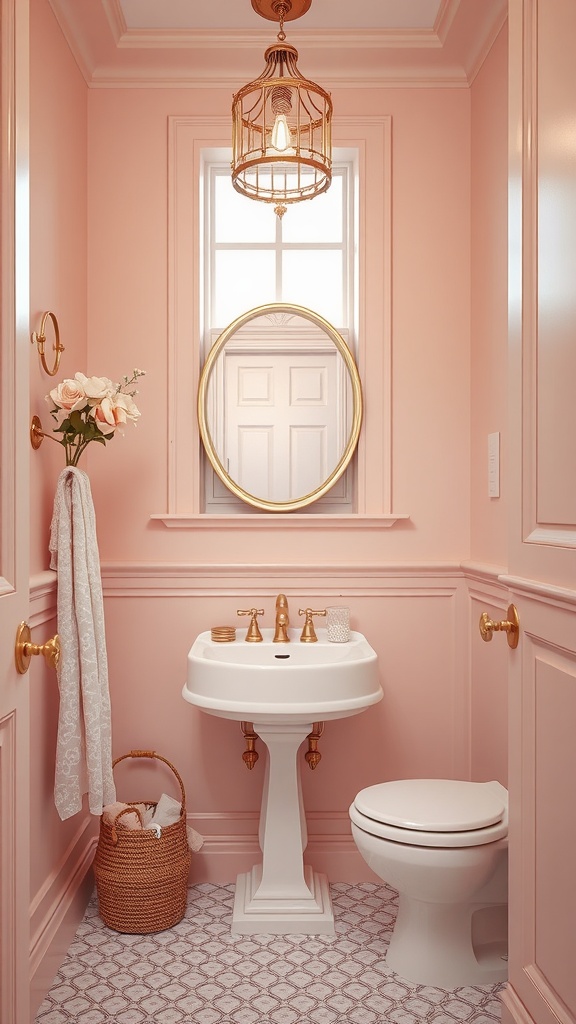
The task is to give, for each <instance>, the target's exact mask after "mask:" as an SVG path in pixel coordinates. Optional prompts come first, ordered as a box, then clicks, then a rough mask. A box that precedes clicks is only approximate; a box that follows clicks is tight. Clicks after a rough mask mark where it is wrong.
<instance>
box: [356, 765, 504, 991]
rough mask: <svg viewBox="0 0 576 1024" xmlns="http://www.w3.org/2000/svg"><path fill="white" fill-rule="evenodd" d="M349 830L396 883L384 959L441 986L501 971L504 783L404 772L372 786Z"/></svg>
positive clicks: (482, 980) (485, 980)
mask: <svg viewBox="0 0 576 1024" xmlns="http://www.w3.org/2000/svg"><path fill="white" fill-rule="evenodd" d="M350 819H351V821H352V835H353V837H354V842H355V843H356V846H357V847H358V850H359V852H360V853H361V854H362V857H363V858H364V860H365V861H366V863H367V864H368V865H369V866H370V867H371V868H372V870H373V871H374V872H375V874H376V875H378V876H379V878H381V879H382V880H383V881H384V882H388V883H389V884H390V885H391V886H392V887H393V888H394V889H397V890H398V892H399V903H398V917H397V919H396V924H395V926H394V931H393V934H392V938H391V940H390V945H389V948H388V954H387V957H386V963H387V964H388V966H389V967H391V968H392V970H394V971H396V973H397V974H399V975H400V976H401V977H403V978H405V979H406V980H407V981H411V982H415V983H417V984H423V985H435V986H438V987H439V988H458V987H460V986H462V985H486V984H495V983H496V982H501V981H505V980H506V978H507V975H508V970H507V950H508V946H507V932H508V914H507V911H508V791H507V790H506V789H505V788H504V786H501V785H500V783H499V782H458V781H454V780H452V779H405V780H403V781H398V782H383V783H381V784H380V785H376V786H368V788H367V789H363V790H361V791H360V793H358V796H357V797H356V799H355V800H354V802H353V804H352V805H351V807H350Z"/></svg>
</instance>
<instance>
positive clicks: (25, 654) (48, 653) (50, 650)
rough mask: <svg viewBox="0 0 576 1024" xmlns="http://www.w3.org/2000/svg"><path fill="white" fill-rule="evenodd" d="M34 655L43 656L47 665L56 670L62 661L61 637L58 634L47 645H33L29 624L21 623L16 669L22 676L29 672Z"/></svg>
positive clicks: (17, 638) (16, 650)
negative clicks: (60, 660)
mask: <svg viewBox="0 0 576 1024" xmlns="http://www.w3.org/2000/svg"><path fill="white" fill-rule="evenodd" d="M33 654H43V655H44V658H45V659H46V663H47V664H48V665H51V666H52V668H56V666H57V664H58V661H59V659H60V637H59V636H58V634H56V636H53V637H51V639H50V640H47V641H46V643H45V644H33V643H32V637H31V633H30V626H29V625H28V623H27V622H21V623H20V625H19V626H18V630H17V632H16V646H15V649H14V656H15V660H16V668H17V670H18V672H19V673H20V675H24V673H25V672H27V671H28V669H29V667H30V661H31V659H32V655H33Z"/></svg>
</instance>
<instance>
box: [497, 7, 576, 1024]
mask: <svg viewBox="0 0 576 1024" xmlns="http://www.w3.org/2000/svg"><path fill="white" fill-rule="evenodd" d="M509 13H510V26H509V27H510V129H509V130H510V239H509V244H510V281H509V294H510V363H509V369H510V388H511V396H510V398H511V400H510V409H511V421H510V447H509V463H510V466H511V483H512V493H513V498H514V500H513V503H512V505H513V511H512V514H511V534H510V545H509V551H510V556H509V565H510V575H509V578H508V580H507V582H508V586H509V588H510V592H511V598H512V600H513V601H514V603H515V604H516V606H517V608H518V612H519V616H520V626H521V628H520V643H519V646H518V649H517V650H516V651H512V652H510V775H509V785H510V800H511V822H510V911H511V914H510V918H511V924H510V962H509V967H510V984H509V987H508V989H507V991H506V993H505V996H504V1020H505V1021H506V1022H507V1024H508V1022H509V1020H510V1019H512V1020H515V1021H516V1022H520V1021H522V1022H523V1024H526V1022H527V1021H530V1019H532V1020H533V1021H536V1022H537V1024H553V1022H554V1024H558V1022H561V1024H572V1022H573V1021H574V1020H575V1019H576V971H575V969H574V967H575V962H576V961H575V958H576V881H575V878H574V850H575V849H576V800H575V798H574V790H575V788H576V741H575V738H574V733H575V729H576V60H575V59H574V44H575V41H576V4H575V3H574V0H510V4H509Z"/></svg>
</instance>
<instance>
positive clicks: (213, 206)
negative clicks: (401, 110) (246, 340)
mask: <svg viewBox="0 0 576 1024" xmlns="http://www.w3.org/2000/svg"><path fill="white" fill-rule="evenodd" d="M202 178H203V188H202V189H201V195H202V197H203V198H202V215H203V226H204V231H203V239H204V245H203V253H202V261H201V262H202V278H203V289H202V291H203V318H202V319H203V331H202V333H203V348H204V353H206V351H207V350H208V349H209V348H210V347H211V346H212V345H213V344H214V341H215V340H216V338H217V337H218V335H219V334H220V333H221V332H222V330H224V328H225V327H227V326H228V324H230V323H232V322H233V321H234V320H235V319H236V318H237V317H238V316H240V315H241V314H243V313H245V312H247V311H248V310H250V309H253V308H255V307H257V306H261V305H264V304H266V303H270V302H290V303H294V304H296V305H299V306H304V307H306V308H309V309H312V310H313V311H314V312H316V313H320V314H321V316H323V317H324V318H325V319H326V320H328V321H329V323H331V324H332V325H333V326H334V327H336V329H337V330H338V331H339V332H340V334H342V336H343V337H344V339H345V340H346V342H347V343H348V345H349V346H350V348H351V349H352V350H353V351H354V348H355V346H354V339H353V330H352V326H353V323H354V294H355V278H356V273H355V252H356V248H357V247H356V246H355V244H354V222H355V218H354V203H355V197H354V182H355V172H354V161H353V158H352V154H350V153H349V152H348V153H345V154H341V155H340V154H336V156H335V161H334V167H333V176H332V184H331V186H330V188H329V189H328V191H327V192H325V193H323V194H322V195H321V196H318V197H316V198H315V199H314V200H311V201H308V202H302V203H295V204H292V205H290V206H288V209H287V211H286V213H285V214H284V216H283V217H282V218H280V217H278V216H276V214H275V213H274V209H273V206H272V205H271V204H268V203H260V202H255V201H254V200H251V199H247V198H246V197H245V196H241V195H240V194H239V193H238V192H236V190H235V189H234V188H233V186H232V181H231V177H230V162H229V159H226V157H225V155H224V154H222V153H218V154H214V153H213V152H210V151H208V152H207V153H205V154H204V160H203V164H202ZM352 484H353V472H352V471H351V470H350V469H349V470H348V472H347V473H346V474H345V475H344V477H343V478H342V479H341V480H340V481H338V483H337V484H336V485H335V487H334V488H333V489H332V490H331V491H330V492H329V494H327V495H326V496H325V497H324V498H323V499H320V500H319V501H318V502H317V503H315V505H313V506H311V509H312V511H313V510H314V508H316V507H319V506H321V511H323V512H330V511H340V512H347V511H348V512H349V511H353V495H352ZM205 496H206V502H205V511H206V512H218V511H220V512H230V511H236V512H244V511H250V509H247V508H246V506H244V505H243V503H242V502H240V501H239V500H238V499H236V498H235V497H234V496H233V495H232V494H230V493H229V492H228V491H227V490H226V488H225V487H224V485H223V484H222V483H221V482H220V481H219V480H218V479H217V478H216V477H215V475H214V473H213V471H212V469H211V467H210V465H209V464H207V465H206V471H205Z"/></svg>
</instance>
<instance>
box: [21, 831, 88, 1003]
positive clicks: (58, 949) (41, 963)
mask: <svg viewBox="0 0 576 1024" xmlns="http://www.w3.org/2000/svg"><path fill="white" fill-rule="evenodd" d="M96 842H97V835H96V834H95V831H94V819H93V818H87V819H86V820H85V822H84V823H83V825H82V826H81V827H80V829H79V830H78V832H77V833H76V835H75V837H74V839H73V841H72V842H71V844H70V846H69V847H68V849H67V850H66V852H65V854H64V856H63V858H62V860H61V862H60V864H59V865H58V867H57V868H56V869H55V870H54V871H53V872H52V873H51V874H50V875H49V877H48V878H47V880H46V882H45V884H44V886H43V887H42V889H41V891H40V892H39V893H38V894H37V895H36V897H35V899H34V900H33V902H32V904H31V907H30V936H31V940H30V961H29V962H30V1009H31V1020H32V1021H33V1020H34V1018H35V1015H36V1012H37V1010H38V1007H39V1006H40V1005H41V1003H42V1000H43V999H44V996H45V994H46V992H47V991H48V989H49V988H50V986H51V984H52V982H53V980H54V977H55V976H56V974H57V972H58V969H59V967H60V965H61V963H62V961H63V960H64V957H65V956H66V952H67V950H68V948H69V946H70V944H71V942H72V940H73V938H74V935H75V933H76V929H77V928H78V925H79V924H80V922H81V920H82V918H83V916H84V912H85V910H86V905H87V903H88V900H89V899H90V896H91V893H92V890H93V887H94V882H93V878H92V870H91V867H92V861H93V860H94V853H95V850H96Z"/></svg>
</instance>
